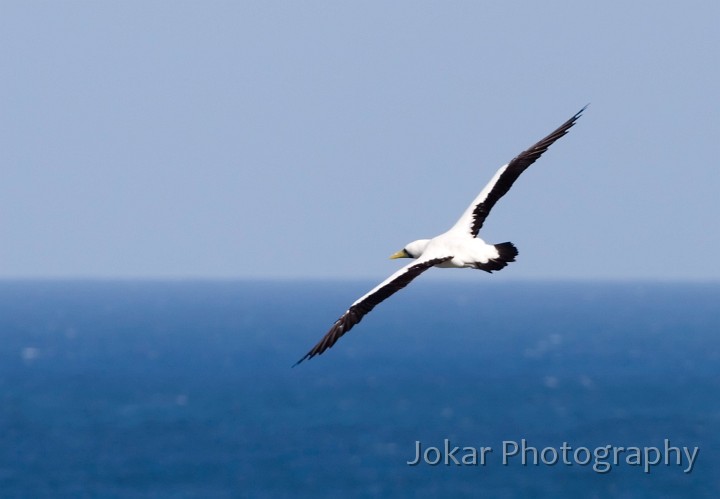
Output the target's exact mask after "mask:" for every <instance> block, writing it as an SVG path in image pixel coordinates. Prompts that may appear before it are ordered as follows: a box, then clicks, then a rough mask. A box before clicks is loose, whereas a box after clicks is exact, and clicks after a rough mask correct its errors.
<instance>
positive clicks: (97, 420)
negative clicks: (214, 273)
mask: <svg viewBox="0 0 720 499" xmlns="http://www.w3.org/2000/svg"><path fill="white" fill-rule="evenodd" d="M372 285H374V282H362V281H333V282H323V281H227V282H224V281H176V282H174V281H167V282H161V281H158V282H153V281H107V282H106V281H3V282H0V397H1V401H2V403H1V404H0V439H1V441H0V442H1V445H0V497H3V498H5V497H28V498H41V497H70V498H83V497H88V498H103V497H110V498H124V497H141V498H144V497H147V498H150V497H153V498H154V497H202V498H214V497H218V498H224V497H228V498H233V497H251V498H275V497H293V498H294V497H332V498H337V497H381V498H384V497H393V498H396V497H397V498H402V497H429V498H432V497H489V498H494V497H498V498H515V497H523V498H525V497H538V498H541V497H542V498H544V497H547V498H565V497H568V498H570V497H572V498H575V497H586V498H589V497H598V498H600V497H602V498H606V497H627V498H638V497H648V498H662V497H707V498H716V497H720V473H718V471H719V470H720V397H719V396H718V394H720V312H719V307H718V305H719V304H720V283H705V284H702V283H652V282H622V283H620V282H617V283H598V282H575V283H573V282H507V281H504V282H494V281H492V280H491V279H488V278H487V276H485V277H483V276H481V275H478V280H477V282H475V281H472V282H471V281H469V280H467V281H465V280H463V281H458V282H453V281H433V280H432V279H426V280H423V279H420V280H418V281H417V282H416V283H413V285H412V286H409V287H408V288H407V289H405V290H403V291H402V292H401V293H398V294H397V295H395V296H393V297H391V298H390V299H389V300H388V301H387V302H385V303H383V304H381V305H380V306H378V307H377V308H376V309H375V310H374V311H373V312H372V313H371V314H370V315H368V316H367V317H366V318H365V319H364V320H363V321H362V323H360V324H359V325H358V326H356V327H355V328H354V329H353V330H352V331H351V332H350V333H348V334H347V335H346V336H345V337H343V338H342V339H341V340H340V341H339V342H338V343H337V344H336V345H335V346H334V347H333V348H332V349H331V350H329V351H328V352H326V353H325V354H323V355H322V356H320V357H316V358H313V359H311V360H309V361H306V362H303V363H302V364H300V365H299V366H297V367H294V368H292V367H291V366H292V365H293V364H294V363H295V362H296V361H297V360H298V359H299V358H300V357H302V356H303V355H304V354H305V353H306V352H307V351H308V350H309V348H310V347H312V346H313V345H314V344H315V343H316V342H317V341H318V340H319V339H320V338H321V337H322V336H323V334H324V333H325V332H326V331H327V329H328V328H329V326H330V325H331V324H332V323H333V322H334V320H335V319H336V318H337V317H338V316H339V315H340V314H341V313H342V312H343V311H344V310H345V309H346V308H347V306H348V305H349V304H350V303H352V301H354V300H355V299H356V298H357V297H358V296H360V295H361V294H363V293H364V292H365V291H366V290H367V289H369V288H370V287H371V286H372ZM418 449H420V456H419V459H416V457H418ZM453 449H454V450H453ZM408 462H410V463H413V462H415V464H408Z"/></svg>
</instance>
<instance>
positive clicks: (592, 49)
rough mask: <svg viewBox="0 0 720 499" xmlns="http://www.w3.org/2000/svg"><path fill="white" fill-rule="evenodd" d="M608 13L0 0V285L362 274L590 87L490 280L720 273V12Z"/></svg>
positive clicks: (691, 6) (586, 5)
mask: <svg viewBox="0 0 720 499" xmlns="http://www.w3.org/2000/svg"><path fill="white" fill-rule="evenodd" d="M613 5H617V6H616V7H611V6H608V4H606V3H605V4H600V3H597V2H595V3H590V2H571V1H566V2H552V1H550V2H531V1H518V2H481V1H475V2H439V1H438V2H422V1H420V2H418V1H407V2H290V1H287V2H271V1H262V2H260V1H257V2H220V1H214V2H199V1H193V2H177V1H173V2H170V1H164V2H152V1H149V2H148V1H142V2H130V1H122V2H121V1H117V2H94V1H86V2H32V1H15V2H13V1H4V2H2V4H0V67H1V68H2V72H3V76H2V78H0V151H2V153H1V156H0V157H1V158H2V170H1V172H2V175H1V181H0V277H5V278H17V277H54V278H57V277H101V278H104V277H122V278H134V277H141V278H165V277H180V278H185V277H209V278H261V277H283V276H287V277H322V278H330V277H331V278H345V277H352V278H367V279H375V278H381V277H384V276H385V275H387V274H389V273H390V272H391V271H392V270H394V269H395V268H397V267H398V262H397V261H390V260H388V258H387V257H388V255H390V254H391V253H393V252H395V251H396V250H398V249H400V248H401V247H402V246H403V245H404V244H405V243H407V242H409V241H411V240H413V239H417V238H420V237H428V236H433V235H436V234H438V233H440V232H442V231H444V230H445V229H447V228H448V227H449V226H450V225H451V224H452V223H454V221H455V220H456V218H457V217H458V216H459V215H460V213H461V212H462V211H463V209H465V207H466V205H467V204H468V203H469V202H470V201H471V200H472V198H473V197H474V196H475V195H476V194H477V192H478V191H479V190H480V189H481V188H482V187H483V185H484V184H485V183H486V182H487V180H488V179H489V178H490V176H491V175H492V174H493V173H494V171H495V170H496V169H497V168H498V167H499V166H500V165H501V164H503V163H505V162H507V161H508V160H509V159H511V158H512V157H513V156H514V155H515V154H517V153H518V152H520V151H521V150H522V149H523V148H525V147H526V146H528V145H530V144H532V143H533V142H534V141H536V140H537V139H540V138H541V137H543V136H544V135H545V134H546V133H548V132H550V131H551V130H553V129H554V128H555V127H556V126H558V125H559V124H560V123H562V122H563V121H564V120H565V119H567V118H568V117H570V116H571V115H572V114H573V113H575V112H576V111H577V110H578V109H579V108H580V107H582V106H583V105H585V104H586V103H588V102H590V103H591V105H590V107H589V108H588V110H587V112H586V113H585V115H584V116H583V117H582V118H581V120H580V122H579V123H578V125H577V126H576V127H575V128H573V129H572V131H571V132H570V134H569V135H567V136H566V137H564V138H563V139H561V140H560V141H559V142H557V143H556V144H555V145H554V146H553V148H552V149H551V150H550V151H549V152H548V153H547V154H546V155H545V156H543V157H542V158H541V160H540V161H538V162H537V163H536V164H535V165H533V166H532V168H531V169H530V170H528V171H527V172H526V173H525V174H524V175H523V177H521V178H520V180H519V181H518V182H517V184H516V185H515V187H514V188H513V189H512V190H511V191H510V193H509V194H508V195H507V196H506V197H505V198H503V199H502V200H501V201H500V202H499V203H498V205H497V206H496V207H495V209H494V211H493V213H492V215H491V217H490V219H489V220H488V222H487V224H486V226H485V229H484V231H483V233H482V234H481V235H482V236H483V237H484V238H485V239H486V240H488V241H491V242H502V241H508V240H509V241H513V242H514V243H515V244H516V245H517V246H518V248H519V250H520V256H519V259H518V261H517V262H516V263H514V264H512V265H511V266H509V267H507V268H506V269H504V270H503V271H502V272H500V273H498V274H496V275H494V276H493V278H494V279H501V280H508V279H536V278H561V279H564V278H570V279H576V278H590V279H592V278H607V279H634V278H641V279H720V264H719V263H718V258H717V255H719V254H720V231H719V230H718V220H719V219H720V208H719V206H720V204H719V202H718V193H719V192H720V165H718V153H717V150H718V141H719V139H720V99H719V98H718V89H720V57H718V56H719V52H720V32H719V31H718V29H717V26H718V22H719V21H720V3H718V2H714V1H705V2H693V1H690V2H683V3H679V2H625V3H617V4H613ZM441 273H443V275H445V276H451V275H458V276H459V275H463V278H483V279H486V278H488V276H487V275H486V274H484V273H473V272H469V271H464V272H463V271H451V270H448V271H444V272H443V271H438V272H437V274H441Z"/></svg>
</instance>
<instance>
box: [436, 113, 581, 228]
mask: <svg viewBox="0 0 720 499" xmlns="http://www.w3.org/2000/svg"><path fill="white" fill-rule="evenodd" d="M586 107H587V106H585V107H583V108H582V109H581V110H580V111H578V112H577V113H576V114H575V116H573V117H572V118H570V119H569V120H567V121H566V122H565V123H563V124H562V125H560V126H559V127H558V128H557V129H556V130H555V131H553V132H552V133H551V134H550V135H548V136H547V137H545V138H544V139H542V140H540V141H539V142H537V143H536V144H535V145H533V146H531V147H530V148H529V149H527V150H525V151H523V152H521V153H520V154H518V155H517V156H516V157H515V158H514V159H513V160H512V161H510V162H509V163H508V164H506V165H503V166H502V167H501V168H500V169H499V170H498V171H497V173H495V175H494V176H493V178H492V179H490V182H488V184H487V185H486V186H485V188H484V189H483V190H482V191H480V194H478V196H477V197H476V198H475V200H474V201H473V202H472V204H471V205H470V206H469V207H468V208H467V209H466V210H465V213H463V215H462V216H461V217H460V220H458V221H457V223H456V224H455V225H454V226H453V228H452V229H450V230H452V231H457V232H462V233H464V234H470V235H471V236H472V237H477V235H478V232H480V229H481V228H482V226H483V223H485V219H486V218H487V216H488V214H490V210H492V208H493V206H495V203H497V202H498V200H499V199H500V198H501V197H503V196H504V195H505V194H507V192H508V191H509V190H510V187H512V185H513V183H514V182H515V181H516V180H517V179H518V177H519V176H520V174H521V173H522V172H524V171H525V170H526V169H527V168H528V167H529V166H530V165H532V164H533V163H534V162H535V161H536V160H537V159H538V158H539V157H540V156H542V154H543V153H544V152H545V151H547V150H548V147H550V146H551V145H552V144H553V143H554V142H555V141H556V140H558V139H559V138H560V137H562V136H563V135H565V134H566V133H567V132H568V130H570V128H571V127H572V126H573V125H574V124H575V122H576V121H577V119H578V118H579V117H580V115H581V114H582V112H583V111H585V108H586Z"/></svg>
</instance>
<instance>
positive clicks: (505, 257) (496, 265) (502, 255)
mask: <svg viewBox="0 0 720 499" xmlns="http://www.w3.org/2000/svg"><path fill="white" fill-rule="evenodd" d="M495 249H496V250H497V252H498V256H497V258H491V259H490V260H488V261H487V262H485V263H480V262H477V263H476V264H475V266H476V267H477V268H478V269H480V270H484V271H485V272H493V271H495V270H500V269H502V268H504V267H506V266H507V264H508V263H510V262H514V261H515V257H516V256H518V250H517V248H516V247H515V245H514V244H513V243H511V242H507V243H500V244H496V245H495Z"/></svg>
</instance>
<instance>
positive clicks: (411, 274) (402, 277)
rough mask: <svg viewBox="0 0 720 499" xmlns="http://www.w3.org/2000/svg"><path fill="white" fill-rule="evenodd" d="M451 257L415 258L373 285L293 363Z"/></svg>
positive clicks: (326, 345)
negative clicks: (316, 342)
mask: <svg viewBox="0 0 720 499" xmlns="http://www.w3.org/2000/svg"><path fill="white" fill-rule="evenodd" d="M451 258H452V256H445V257H439V258H431V259H425V260H420V261H417V260H416V261H414V262H412V263H410V264H408V265H406V266H404V267H403V268H401V269H400V270H398V271H397V272H395V273H394V274H393V275H391V276H390V277H388V278H387V279H385V280H384V281H383V282H381V283H380V284H378V285H377V286H375V287H374V288H373V289H372V290H371V291H369V292H368V293H367V294H365V295H364V296H363V297H361V298H359V299H358V300H356V301H355V303H353V304H352V305H350V308H348V309H347V311H345V313H344V314H342V316H340V318H339V319H338V320H336V321H335V324H333V325H332V327H331V328H330V330H329V331H328V332H327V334H325V336H323V338H322V339H321V340H320V341H319V342H318V344H317V345H315V346H314V347H312V349H311V350H310V351H309V352H308V353H306V354H305V356H304V357H303V358H301V359H300V360H298V361H297V362H296V363H295V366H296V365H298V364H299V363H301V362H302V361H303V360H305V359H311V358H313V357H315V356H316V355H320V354H322V353H323V352H324V351H325V350H327V349H328V348H330V347H331V346H333V345H334V344H335V342H336V341H337V340H339V339H340V337H341V336H342V335H344V334H345V333H347V332H348V331H350V329H352V327H353V326H354V325H355V324H357V323H358V322H360V321H361V320H362V318H363V317H365V315H366V314H368V313H369V312H370V311H371V310H372V309H373V308H375V306H376V305H378V304H379V303H380V302H382V301H383V300H385V299H387V298H389V297H390V296H392V295H393V294H395V293H397V292H398V291H400V290H401V289H402V288H404V287H405V286H407V285H408V284H410V282H411V281H412V280H413V279H415V278H416V277H417V276H419V275H420V274H422V273H423V272H425V271H426V270H427V269H429V268H430V267H433V266H435V265H437V264H439V263H442V262H445V261H447V260H450V259H451ZM295 366H293V367H295Z"/></svg>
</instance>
